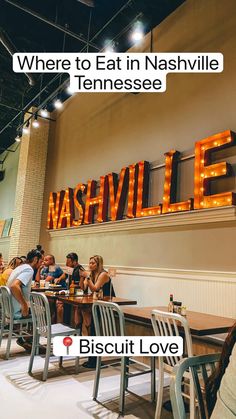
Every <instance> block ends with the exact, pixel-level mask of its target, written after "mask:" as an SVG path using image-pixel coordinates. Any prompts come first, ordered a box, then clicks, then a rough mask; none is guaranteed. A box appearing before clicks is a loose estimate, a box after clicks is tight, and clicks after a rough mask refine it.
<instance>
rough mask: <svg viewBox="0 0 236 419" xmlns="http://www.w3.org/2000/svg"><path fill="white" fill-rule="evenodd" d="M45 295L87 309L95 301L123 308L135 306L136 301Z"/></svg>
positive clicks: (118, 298)
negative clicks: (114, 304)
mask: <svg viewBox="0 0 236 419" xmlns="http://www.w3.org/2000/svg"><path fill="white" fill-rule="evenodd" d="M45 295H46V296H47V297H48V298H49V299H50V298H51V297H52V298H53V299H57V300H59V301H63V303H64V304H70V305H73V306H80V307H86V306H87V307H88V306H92V304H93V303H94V302H95V301H109V302H112V303H116V304H118V305H120V306H124V305H135V304H137V301H135V300H131V299H130V300H128V299H125V298H120V297H111V298H110V297H104V298H103V299H102V300H94V299H93V297H92V295H91V296H73V297H72V296H65V295H61V294H58V295H55V296H54V295H52V294H49V293H47V292H46V293H45Z"/></svg>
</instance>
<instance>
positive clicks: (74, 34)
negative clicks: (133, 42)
mask: <svg viewBox="0 0 236 419" xmlns="http://www.w3.org/2000/svg"><path fill="white" fill-rule="evenodd" d="M4 1H5V2H6V3H8V4H11V5H12V6H14V7H16V8H17V9H20V10H22V11H23V12H25V13H28V14H29V15H31V16H34V17H35V18H36V19H39V20H41V21H42V22H44V23H47V24H48V25H50V26H53V27H54V28H56V29H58V30H59V31H61V32H64V33H66V34H67V35H69V36H71V37H72V38H75V39H77V40H78V41H80V42H82V43H83V44H85V45H89V46H90V47H92V48H94V49H96V50H98V51H99V50H100V48H98V47H97V45H95V44H93V43H92V42H90V41H87V40H86V39H84V38H83V37H82V36H79V35H77V33H74V32H72V31H70V30H69V29H67V28H64V27H63V26H61V25H58V23H55V22H52V21H51V20H49V19H47V18H46V17H44V16H41V15H40V14H39V13H37V12H35V11H33V10H31V9H29V8H28V7H25V6H22V5H21V4H19V3H16V2H15V1H12V0H4Z"/></svg>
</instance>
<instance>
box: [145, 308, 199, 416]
mask: <svg viewBox="0 0 236 419" xmlns="http://www.w3.org/2000/svg"><path fill="white" fill-rule="evenodd" d="M151 320H152V326H153V330H154V334H155V336H180V330H179V328H180V326H181V327H182V330H183V331H184V352H185V354H184V356H187V357H189V356H192V355H193V353H192V338H191V334H190V330H189V326H188V322H187V319H186V318H185V317H183V316H181V315H180V314H175V313H168V312H165V311H160V310H153V311H152V314H151ZM182 358H183V356H168V357H159V358H158V363H159V382H158V395H157V405H156V412H155V419H159V418H160V417H161V409H162V399H163V386H164V372H167V373H169V374H170V373H172V371H173V368H174V366H175V365H176V364H178V363H179V362H180V361H181V359H182ZM186 376H187V378H188V380H189V382H190V388H189V395H188V394H185V397H187V398H190V418H193V417H194V413H195V412H194V411H195V403H194V388H193V381H192V377H191V374H189V373H186Z"/></svg>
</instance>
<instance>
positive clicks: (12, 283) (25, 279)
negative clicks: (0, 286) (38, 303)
mask: <svg viewBox="0 0 236 419" xmlns="http://www.w3.org/2000/svg"><path fill="white" fill-rule="evenodd" d="M41 262H42V255H41V253H40V252H39V251H38V250H31V251H30V252H29V253H28V254H27V257H26V263H24V264H22V265H20V266H18V267H17V268H16V269H14V270H13V271H12V273H11V275H10V277H9V279H8V281H7V286H8V287H9V288H10V291H11V294H12V305H13V315H14V319H20V318H22V317H27V316H28V315H29V296H30V290H31V282H32V278H33V274H34V269H38V267H39V266H40V264H41Z"/></svg>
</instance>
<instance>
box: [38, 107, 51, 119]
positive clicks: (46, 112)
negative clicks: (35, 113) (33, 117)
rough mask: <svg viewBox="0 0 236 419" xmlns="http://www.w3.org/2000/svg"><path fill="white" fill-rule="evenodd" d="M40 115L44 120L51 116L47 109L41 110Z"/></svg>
mask: <svg viewBox="0 0 236 419" xmlns="http://www.w3.org/2000/svg"><path fill="white" fill-rule="evenodd" d="M40 115H41V116H42V117H43V118H47V117H48V115H49V113H48V110H47V108H42V109H41V110H40Z"/></svg>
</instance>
